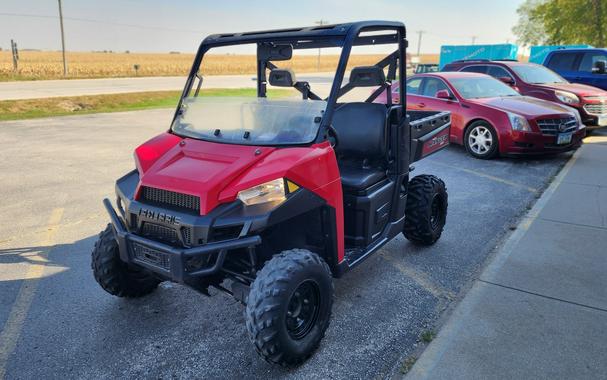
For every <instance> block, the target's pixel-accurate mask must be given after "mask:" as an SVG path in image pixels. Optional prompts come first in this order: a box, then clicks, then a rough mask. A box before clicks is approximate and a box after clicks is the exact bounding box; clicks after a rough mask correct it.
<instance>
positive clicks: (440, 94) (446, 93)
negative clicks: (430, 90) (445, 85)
mask: <svg viewBox="0 0 607 380" xmlns="http://www.w3.org/2000/svg"><path fill="white" fill-rule="evenodd" d="M436 97H437V98H439V99H445V100H453V96H451V94H450V93H449V91H447V90H440V91H438V92H437V93H436Z"/></svg>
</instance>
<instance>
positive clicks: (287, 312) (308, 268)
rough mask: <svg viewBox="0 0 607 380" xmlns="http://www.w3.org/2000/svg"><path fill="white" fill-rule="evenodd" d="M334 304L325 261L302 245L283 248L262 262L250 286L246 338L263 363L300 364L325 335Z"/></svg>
mask: <svg viewBox="0 0 607 380" xmlns="http://www.w3.org/2000/svg"><path fill="white" fill-rule="evenodd" d="M332 305H333V281H332V279H331V271H330V269H329V266H328V265H327V263H325V261H324V260H323V259H321V258H320V257H319V256H318V255H316V254H314V253H312V252H310V251H307V250H304V249H292V250H289V251H284V252H282V253H280V254H279V255H276V256H274V257H273V258H272V259H271V260H270V261H268V262H267V263H266V264H265V265H264V267H263V268H262V269H261V271H259V273H258V274H257V278H256V279H255V281H254V282H253V284H252V286H251V291H250V293H249V298H248V300H247V307H246V310H245V320H246V325H247V330H248V332H249V337H250V338H251V341H252V342H253V344H254V345H255V348H256V349H257V352H258V353H259V355H261V356H262V357H263V358H264V359H265V360H266V361H268V362H270V363H274V364H280V365H283V366H294V365H298V364H300V363H302V362H303V361H305V360H306V359H307V358H308V357H309V356H310V355H312V353H313V352H314V350H316V348H317V347H318V345H319V344H320V341H321V339H322V338H323V337H324V335H325V331H326V330H327V327H328V326H329V321H330V319H331V307H332Z"/></svg>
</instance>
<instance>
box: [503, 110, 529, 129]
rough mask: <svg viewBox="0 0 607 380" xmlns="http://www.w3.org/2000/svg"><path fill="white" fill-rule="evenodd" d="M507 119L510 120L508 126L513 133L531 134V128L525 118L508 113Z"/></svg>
mask: <svg viewBox="0 0 607 380" xmlns="http://www.w3.org/2000/svg"><path fill="white" fill-rule="evenodd" d="M508 119H510V126H511V127H512V130H513V131H525V132H531V127H530V126H529V122H528V121H527V118H526V117H524V116H521V115H517V114H515V113H510V112H508Z"/></svg>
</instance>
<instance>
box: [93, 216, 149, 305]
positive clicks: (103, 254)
mask: <svg viewBox="0 0 607 380" xmlns="http://www.w3.org/2000/svg"><path fill="white" fill-rule="evenodd" d="M92 256H93V257H92V263H91V267H92V269H93V275H94V276H95V280H97V282H98V283H99V285H101V287H102V288H103V289H104V290H105V291H106V292H108V293H110V294H112V295H114V296H118V297H133V298H134V297H142V296H145V295H146V294H149V293H151V292H153V291H154V289H156V287H158V284H159V283H160V281H159V280H158V279H157V278H155V277H154V276H152V275H151V274H150V273H149V272H148V271H146V270H145V269H141V268H134V267H130V266H129V265H128V264H126V263H125V262H123V261H122V260H120V254H119V252H118V243H116V239H114V231H113V228H112V225H111V224H108V226H107V227H106V229H105V230H103V232H101V233H100V234H99V239H97V241H96V242H95V248H94V249H93V255H92Z"/></svg>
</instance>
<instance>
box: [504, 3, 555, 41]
mask: <svg viewBox="0 0 607 380" xmlns="http://www.w3.org/2000/svg"><path fill="white" fill-rule="evenodd" d="M544 2H545V0H525V2H524V3H523V4H521V5H520V6H519V7H518V9H517V10H516V13H517V14H518V22H517V24H516V25H515V26H514V27H513V28H512V32H513V33H514V35H515V36H516V38H517V42H518V43H519V44H521V45H524V46H529V45H543V44H544V43H546V42H548V37H547V35H546V30H545V29H544V20H543V18H541V17H539V15H538V14H537V13H536V9H537V8H538V7H539V6H540V5H542V4H543V3H544Z"/></svg>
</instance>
